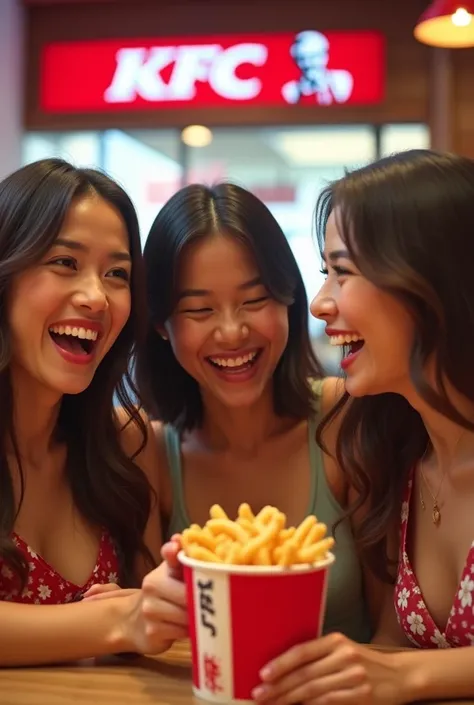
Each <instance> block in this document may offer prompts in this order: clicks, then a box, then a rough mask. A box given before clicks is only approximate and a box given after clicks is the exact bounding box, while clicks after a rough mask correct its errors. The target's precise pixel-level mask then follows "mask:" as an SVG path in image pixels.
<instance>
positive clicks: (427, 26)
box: [414, 0, 474, 49]
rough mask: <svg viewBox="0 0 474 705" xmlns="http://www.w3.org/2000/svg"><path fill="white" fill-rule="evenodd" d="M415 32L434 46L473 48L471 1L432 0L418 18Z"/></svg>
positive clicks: (473, 14)
mask: <svg viewBox="0 0 474 705" xmlns="http://www.w3.org/2000/svg"><path fill="white" fill-rule="evenodd" d="M414 35H415V38H416V39H418V41H419V42H422V43H423V44H429V45H430V46H434V47H442V48H444V49H461V48H463V47H474V0H433V2H432V3H431V5H430V6H429V7H428V8H427V10H425V12H424V13H423V14H422V16H421V17H420V19H419V20H418V24H417V25H416V27H415V31H414Z"/></svg>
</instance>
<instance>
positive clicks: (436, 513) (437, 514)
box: [420, 429, 466, 526]
mask: <svg viewBox="0 0 474 705" xmlns="http://www.w3.org/2000/svg"><path fill="white" fill-rule="evenodd" d="M465 432H466V431H465V429H463V430H462V431H461V433H460V434H459V438H458V439H457V441H456V444H455V446H454V450H453V457H454V454H455V452H456V450H457V448H458V445H459V441H460V440H461V438H462V437H463V435H464V433H465ZM429 447H430V446H427V448H426V450H425V452H424V453H423V455H422V456H421V459H420V473H421V477H422V479H423V482H424V483H425V485H426V487H427V489H428V492H429V493H430V495H431V498H432V500H433V509H432V510H431V518H432V520H433V524H434V525H435V526H438V524H439V523H440V521H441V510H440V508H439V504H438V497H439V493H440V492H441V488H442V486H443V482H444V478H445V477H446V475H447V472H448V468H446V470H445V471H444V473H443V477H442V478H441V482H440V483H439V487H438V491H437V492H436V494H433V492H432V490H431V487H430V485H429V482H428V480H427V479H426V476H425V473H424V472H423V461H424V460H425V458H426V454H427V452H428V448H429ZM420 504H421V508H422V509H423V511H424V510H425V509H426V504H425V500H424V498H423V490H422V486H421V483H420Z"/></svg>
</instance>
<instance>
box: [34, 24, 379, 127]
mask: <svg viewBox="0 0 474 705" xmlns="http://www.w3.org/2000/svg"><path fill="white" fill-rule="evenodd" d="M384 82H385V46H384V39H383V37H382V36H381V35H380V34H379V33H378V32H325V33H321V32H318V31H315V30H307V31H304V32H298V33H296V34H275V35H226V36H221V37H215V36H213V37H193V38H189V37H187V38H174V39H173V40H170V39H168V40H163V39H159V40H153V39H147V40H143V41H140V40H122V41H119V40H102V41H79V42H67V43H66V42H54V43H52V44H48V45H47V46H45V47H44V49H43V52H42V56H41V79H40V103H41V108H42V109H43V110H44V111H45V112H48V113H81V112H103V111H110V112H112V111H114V112H117V111H124V110H153V109H157V108H167V107H170V108H176V107H189V106H193V107H201V108H209V107H217V106H225V105H227V106H234V107H235V106H236V105H242V106H244V105H260V106H264V105H266V106H272V105H273V106H275V105H280V106H281V105H294V104H302V105H318V106H329V105H337V104H353V105H354V104H358V105H368V104H373V103H378V102H380V101H381V100H382V99H383V94H384Z"/></svg>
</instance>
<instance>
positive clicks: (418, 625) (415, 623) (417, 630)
mask: <svg viewBox="0 0 474 705" xmlns="http://www.w3.org/2000/svg"><path fill="white" fill-rule="evenodd" d="M407 622H408V624H409V625H410V631H412V632H413V634H418V635H419V636H423V634H424V633H425V632H426V627H425V625H424V624H423V617H422V616H421V614H416V613H415V612H412V613H411V614H409V615H408V617H407Z"/></svg>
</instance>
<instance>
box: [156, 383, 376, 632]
mask: <svg viewBox="0 0 474 705" xmlns="http://www.w3.org/2000/svg"><path fill="white" fill-rule="evenodd" d="M321 389H322V383H320V382H319V383H317V384H315V394H316V396H317V399H319V397H320V395H321ZM317 424H318V419H317V416H316V417H314V418H311V419H310V420H309V421H308V443H309V460H310V468H311V491H310V496H309V502H308V509H307V512H306V514H307V515H310V514H314V515H315V516H317V518H318V520H319V521H321V522H324V524H326V526H327V527H328V534H331V532H332V527H333V525H334V523H335V522H336V521H337V520H338V519H339V517H340V516H341V515H342V514H343V509H342V507H341V506H340V505H339V503H338V502H337V501H336V499H335V498H334V495H333V494H332V492H331V490H330V488H329V485H328V483H327V479H326V473H325V472H324V467H323V457H322V453H321V450H320V448H319V446H318V445H317V443H316V427H317ZM164 439H165V446H166V454H167V458H168V469H169V473H170V477H171V483H172V490H173V509H172V515H171V519H170V523H169V526H168V527H166V532H165V533H166V538H170V537H171V536H172V535H173V534H176V533H180V532H182V531H183V530H184V529H185V528H186V527H188V526H189V525H190V523H191V522H190V520H189V518H188V513H187V510H186V506H185V501H184V495H183V478H182V462H181V444H180V437H179V434H178V432H177V431H176V429H175V428H174V427H172V426H169V425H168V426H165V428H164ZM212 503H213V502H212V496H210V499H209V506H211V504H212ZM335 539H336V546H335V549H334V555H335V557H336V560H335V562H334V564H333V566H332V567H331V571H330V575H329V583H328V595H327V603H326V619H325V622H324V626H323V632H324V633H325V634H327V633H329V632H334V631H338V632H342V633H343V634H346V635H347V636H348V637H349V638H351V639H353V640H354V641H358V642H361V643H367V642H368V641H370V638H371V632H370V622H369V617H368V610H367V605H366V602H365V598H364V589H363V576H362V570H361V566H360V563H359V559H358V555H357V552H356V547H355V545H354V539H353V537H352V531H351V527H350V523H349V522H348V521H344V522H343V523H342V524H339V526H338V527H337V529H336V533H335Z"/></svg>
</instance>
